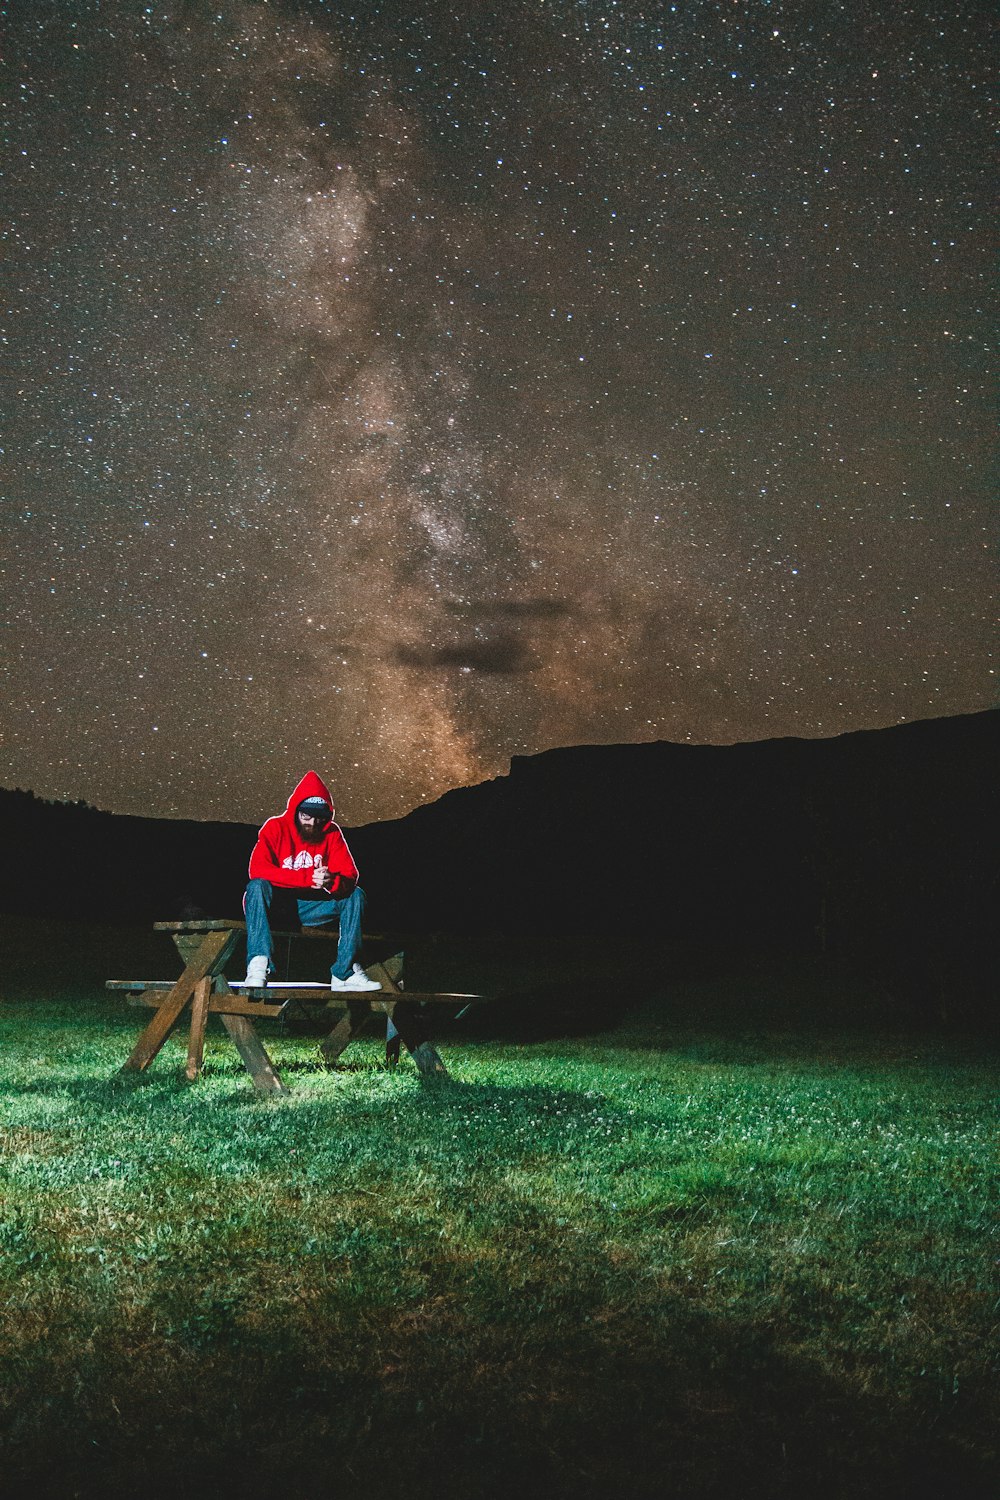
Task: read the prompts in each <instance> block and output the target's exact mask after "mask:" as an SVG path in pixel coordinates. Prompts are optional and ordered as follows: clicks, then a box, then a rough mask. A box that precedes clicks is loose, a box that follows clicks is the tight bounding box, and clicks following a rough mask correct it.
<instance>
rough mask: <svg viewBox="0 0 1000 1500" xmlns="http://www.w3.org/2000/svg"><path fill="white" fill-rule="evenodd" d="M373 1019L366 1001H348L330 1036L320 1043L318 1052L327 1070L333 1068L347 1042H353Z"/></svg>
mask: <svg viewBox="0 0 1000 1500" xmlns="http://www.w3.org/2000/svg"><path fill="white" fill-rule="evenodd" d="M374 1019H375V1016H374V1014H373V1012H372V1009H371V1005H370V1004H369V1002H368V1001H367V1000H348V1002H347V1009H346V1011H345V1012H344V1014H343V1015H342V1016H341V1018H340V1020H339V1021H338V1022H337V1024H336V1026H335V1027H334V1028H333V1030H332V1031H331V1032H330V1035H329V1036H328V1037H327V1038H326V1039H325V1041H323V1042H321V1043H320V1049H319V1050H320V1052H321V1053H322V1054H323V1061H324V1062H325V1063H326V1066H327V1067H328V1068H332V1067H333V1065H334V1063H335V1062H336V1061H337V1059H338V1057H339V1056H340V1054H341V1053H342V1052H343V1050H344V1048H345V1047H346V1046H347V1045H348V1043H349V1042H353V1040H354V1038H355V1037H356V1036H360V1035H361V1033H362V1032H363V1031H367V1030H368V1028H369V1026H370V1025H371V1024H372V1022H373V1021H374Z"/></svg>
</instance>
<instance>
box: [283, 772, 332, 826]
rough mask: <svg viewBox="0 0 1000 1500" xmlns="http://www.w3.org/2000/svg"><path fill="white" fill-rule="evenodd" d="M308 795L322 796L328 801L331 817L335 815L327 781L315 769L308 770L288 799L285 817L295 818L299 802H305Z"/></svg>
mask: <svg viewBox="0 0 1000 1500" xmlns="http://www.w3.org/2000/svg"><path fill="white" fill-rule="evenodd" d="M307 797H322V799H323V801H324V802H326V803H327V804H328V806H329V808H330V817H331V818H332V817H333V815H334V810H335V809H334V805H333V798H332V797H331V796H330V792H329V790H328V788H327V785H326V783H325V782H324V781H323V780H322V778H321V777H320V776H319V775H318V774H317V773H316V772H315V771H307V772H306V774H305V775H304V776H303V778H302V780H301V781H300V782H299V784H298V786H297V787H296V788H295V790H294V791H293V792H292V794H291V796H290V797H289V799H288V805H287V806H286V808H285V817H286V818H291V819H294V817H295V811H296V809H297V807H298V805H299V803H300V802H305V800H306V798H307Z"/></svg>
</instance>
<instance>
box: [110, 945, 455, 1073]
mask: <svg viewBox="0 0 1000 1500" xmlns="http://www.w3.org/2000/svg"><path fill="white" fill-rule="evenodd" d="M153 927H154V929H155V930H156V931H157V932H168V933H169V934H170V936H171V937H172V938H173V941H174V945H175V946H176V948H177V951H178V952H179V954H180V956H181V959H182V961H183V963H184V971H183V973H182V974H181V976H180V978H179V979H176V980H169V979H167V980H159V979H109V980H107V981H106V988H107V989H110V990H124V991H126V992H127V993H128V994H129V997H130V1003H131V1004H133V1005H140V1006H150V1007H152V1008H153V1009H154V1010H155V1012H156V1014H155V1015H154V1016H153V1017H152V1018H151V1020H150V1022H149V1024H148V1026H147V1027H146V1028H145V1030H144V1031H143V1033H142V1035H141V1036H140V1037H139V1040H138V1041H137V1042H136V1044H135V1046H134V1047H133V1049H132V1052H131V1053H130V1055H129V1057H128V1058H127V1059H126V1061H125V1063H124V1064H123V1065H122V1068H121V1072H122V1073H141V1072H143V1071H144V1070H145V1069H146V1068H148V1067H149V1065H150V1063H151V1062H152V1061H153V1059H154V1057H156V1055H157V1053H158V1052H159V1051H160V1049H161V1047H162V1046H163V1044H164V1042H165V1041H166V1040H167V1038H168V1037H169V1036H170V1034H171V1032H172V1031H173V1030H174V1028H175V1027H176V1026H177V1025H178V1024H179V1022H180V1019H181V1016H182V1015H183V1013H184V1010H185V1009H186V1007H187V1006H189V1005H190V1007H191V1026H190V1033H189V1037H188V1054H187V1067H186V1070H185V1071H186V1073H187V1077H188V1078H189V1079H191V1080H192V1081H193V1080H194V1079H196V1078H198V1077H200V1075H201V1071H202V1058H203V1053H204V1042H205V1026H206V1024H207V1021H208V1017H209V1016H210V1015H216V1016H218V1017H219V1019H220V1020H221V1022H222V1024H223V1026H224V1028H225V1030H226V1032H227V1033H228V1035H229V1037H230V1039H231V1040H232V1042H233V1044H234V1045H235V1047H236V1050H237V1051H238V1053H239V1055H240V1058H241V1059H242V1062H243V1066H244V1067H245V1068H246V1070H247V1072H248V1073H249V1074H250V1077H251V1078H252V1079H253V1083H254V1087H255V1088H256V1089H259V1090H260V1091H261V1092H262V1093H266V1094H287V1093H288V1089H287V1088H286V1087H285V1085H284V1083H282V1081H281V1078H280V1076H279V1074H278V1070H277V1068H276V1067H275V1066H274V1064H273V1062H272V1061H271V1059H270V1057H268V1055H267V1051H266V1049H265V1047H264V1044H263V1042H262V1041H261V1039H260V1037H259V1036H258V1035H257V1032H256V1030H255V1028H254V1022H255V1021H256V1020H260V1019H263V1018H265V1017H266V1018H269V1019H270V1018H275V1017H282V1016H285V1015H287V1014H288V1012H289V1009H290V1008H291V1007H294V1006H299V1007H301V1008H303V1009H305V1010H309V1011H310V1012H312V1013H313V1014H320V1013H321V1012H322V1011H323V1010H324V1009H333V1010H343V1011H344V1015H343V1016H341V1018H340V1019H339V1020H338V1021H337V1024H336V1025H335V1026H334V1027H333V1030H332V1031H331V1032H330V1033H329V1035H328V1036H327V1037H326V1038H325V1039H324V1040H323V1042H322V1043H321V1045H320V1053H321V1055H322V1058H323V1062H324V1063H325V1065H326V1066H327V1067H333V1066H334V1065H335V1064H336V1062H337V1060H338V1058H339V1057H340V1056H341V1054H342V1053H343V1052H344V1050H345V1048H346V1047H348V1046H349V1044H350V1043H351V1042H352V1041H354V1039H355V1038H356V1037H358V1036H360V1035H361V1034H362V1033H363V1032H365V1031H367V1030H368V1029H369V1028H370V1027H371V1026H372V1025H373V1024H374V1023H375V1022H376V1020H378V1019H379V1018H380V1017H383V1016H385V1017H387V1018H388V1021H389V1023H390V1024H389V1026H388V1040H387V1042H386V1061H387V1062H388V1063H390V1064H392V1063H394V1062H396V1061H397V1060H398V1057H399V1044H400V1042H402V1044H403V1046H404V1047H406V1049H407V1051H408V1052H409V1054H410V1056H411V1057H412V1058H413V1061H414V1063H415V1064H416V1066H417V1068H418V1070H419V1072H420V1073H421V1074H422V1075H423V1076H424V1077H438V1078H441V1077H447V1069H446V1068H445V1065H444V1063H443V1062H442V1061H441V1058H440V1056H439V1054H438V1052H437V1050H436V1049H435V1047H434V1046H433V1045H432V1043H431V1040H430V1025H429V1020H430V1007H431V1006H433V1005H442V1004H443V1005H450V1006H456V1005H457V1006H459V1007H462V1006H467V1005H472V1004H475V1003H476V1002H477V1001H478V1000H480V999H481V998H482V997H481V996H479V995H457V994H429V993H414V992H413V991H411V990H407V991H406V992H405V994H404V991H403V955H402V953H397V954H394V955H393V956H392V957H391V958H387V959H385V960H384V961H383V962H381V963H375V964H371V965H369V967H368V968H367V969H366V971H365V972H366V973H367V974H368V975H369V976H370V977H371V978H372V979H377V980H379V981H380V983H381V985H382V988H381V990H359V991H358V992H357V993H356V994H352V993H351V992H350V991H343V992H337V991H331V990H330V987H329V985H328V984H327V985H319V984H315V985H313V984H305V985H304V984H302V983H295V982H290V981H284V982H283V981H281V980H279V981H277V982H276V983H274V982H272V983H271V984H268V985H266V986H263V987H261V988H259V989H250V988H246V987H243V986H240V987H239V993H236V991H234V989H233V987H232V985H230V983H229V981H228V980H227V979H226V976H225V974H224V973H223V969H224V967H225V965H226V964H227V963H228V961H229V959H230V958H231V957H232V955H233V953H234V952H235V950H236V948H237V946H238V945H239V943H240V941H241V940H242V938H243V935H244V934H245V932H246V924H245V923H243V922H236V921H230V920H229V919H228V918H227V919H211V920H209V919H204V920H203V919H198V920H192V921H187V922H154V923H153ZM272 936H273V937H279V938H287V939H289V940H291V939H293V938H299V937H306V938H309V939H311V940H316V939H318V938H325V939H326V940H327V941H328V942H329V941H334V942H335V941H336V939H337V934H336V933H335V932H323V931H319V930H316V931H313V930H310V929H303V930H302V931H301V932H291V933H289V932H279V933H273V934H272Z"/></svg>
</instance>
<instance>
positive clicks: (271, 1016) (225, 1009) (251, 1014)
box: [128, 990, 289, 1021]
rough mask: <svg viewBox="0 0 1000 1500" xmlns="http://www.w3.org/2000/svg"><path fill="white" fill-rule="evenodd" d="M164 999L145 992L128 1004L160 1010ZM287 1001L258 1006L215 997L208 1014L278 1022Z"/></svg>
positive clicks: (158, 995)
mask: <svg viewBox="0 0 1000 1500" xmlns="http://www.w3.org/2000/svg"><path fill="white" fill-rule="evenodd" d="M162 999H163V995H162V993H158V992H157V991H155V990H145V991H144V992H143V993H142V994H140V995H129V997H128V1004H129V1005H132V1006H135V1007H136V1009H140V1008H143V1007H145V1008H147V1009H153V1010H158V1009H159V1006H160V1003H161V1001H162ZM288 1004H289V1002H288V1001H287V1000H286V1001H284V1002H283V1003H282V1004H281V1005H258V1004H255V1003H254V1001H252V1000H241V999H240V997H239V995H231V996H229V997H228V998H222V999H220V1000H217V999H216V998H215V996H213V997H212V999H211V1000H210V1001H209V1005H208V1013H209V1015H210V1016H247V1017H248V1018H249V1019H250V1020H251V1021H252V1020H254V1019H256V1020H262V1019H263V1020H268V1021H273V1020H276V1019H277V1017H278V1016H283V1015H284V1014H285V1011H286V1009H287V1008H288Z"/></svg>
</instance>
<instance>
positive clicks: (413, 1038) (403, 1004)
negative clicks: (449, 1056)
mask: <svg viewBox="0 0 1000 1500" xmlns="http://www.w3.org/2000/svg"><path fill="white" fill-rule="evenodd" d="M385 1011H386V1014H387V1015H388V1016H389V1018H390V1020H391V1021H392V1023H393V1026H394V1027H395V1029H396V1031H397V1032H398V1036H397V1037H396V1038H394V1040H395V1043H396V1055H397V1057H398V1056H399V1042H400V1040H402V1043H403V1046H404V1047H405V1048H406V1050H407V1052H409V1054H410V1056H411V1057H412V1058H413V1061H414V1062H415V1063H416V1065H417V1071H418V1072H419V1073H420V1074H421V1076H422V1077H423V1078H447V1077H448V1069H447V1068H446V1067H445V1065H444V1063H443V1062H442V1061H441V1056H440V1054H439V1053H438V1051H437V1049H436V1048H435V1047H433V1046H432V1045H431V1043H430V1040H429V1038H428V1033H427V1024H426V1022H425V1021H424V1019H423V1017H422V1016H421V1014H420V1012H419V1010H418V1009H417V1007H416V1006H415V1005H411V1004H409V1003H408V1002H407V1001H406V1000H403V999H400V1000H396V1001H391V1000H390V1001H389V1002H388V1003H387V1004H386V1005H385ZM386 1051H387V1052H388V1044H387V1046H386Z"/></svg>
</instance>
